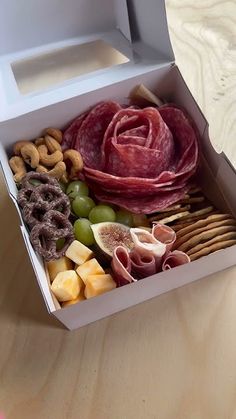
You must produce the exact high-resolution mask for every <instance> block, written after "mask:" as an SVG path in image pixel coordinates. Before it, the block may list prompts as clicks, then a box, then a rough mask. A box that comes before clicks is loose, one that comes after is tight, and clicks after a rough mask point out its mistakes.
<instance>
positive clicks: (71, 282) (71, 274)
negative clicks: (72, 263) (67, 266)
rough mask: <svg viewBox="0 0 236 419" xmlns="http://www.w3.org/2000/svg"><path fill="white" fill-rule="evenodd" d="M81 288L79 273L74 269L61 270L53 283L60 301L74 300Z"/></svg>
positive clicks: (53, 288)
mask: <svg viewBox="0 0 236 419" xmlns="http://www.w3.org/2000/svg"><path fill="white" fill-rule="evenodd" d="M80 289H81V286H80V281H79V278H78V275H77V273H76V272H75V271H72V270H69V271H64V272H59V273H58V274H57V276H56V278H55V279H54V281H53V282H52V285H51V290H52V292H53V293H54V295H55V296H56V298H57V299H58V301H60V302H62V301H69V300H74V299H75V298H77V297H78V295H79V293H80Z"/></svg>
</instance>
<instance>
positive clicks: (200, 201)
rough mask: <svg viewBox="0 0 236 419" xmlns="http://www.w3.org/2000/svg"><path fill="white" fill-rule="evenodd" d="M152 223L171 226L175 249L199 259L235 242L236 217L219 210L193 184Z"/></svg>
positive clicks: (153, 217) (154, 216) (152, 217)
mask: <svg viewBox="0 0 236 419" xmlns="http://www.w3.org/2000/svg"><path fill="white" fill-rule="evenodd" d="M149 221H150V222H158V223H162V224H166V225H169V226H170V227H171V228H172V229H173V230H175V232H176V236H177V239H176V242H175V244H174V249H177V250H182V251H183V252H185V253H186V254H187V255H189V257H190V260H191V261H193V260H197V259H199V258H200V257H202V256H206V255H209V254H210V253H213V252H215V251H217V250H221V249H225V248H226V247H229V246H233V245H234V244H236V220H235V219H234V218H233V216H232V214H229V213H228V214H226V213H222V212H221V211H219V210H217V209H216V208H215V207H214V206H213V205H212V204H211V203H210V202H209V201H208V200H207V198H206V197H205V196H204V195H203V192H202V190H201V189H200V188H199V187H193V188H192V189H191V190H190V191H189V192H188V194H187V195H186V196H185V197H184V199H182V200H181V201H179V202H178V203H177V204H176V205H172V206H170V207H169V208H166V209H165V210H163V211H161V212H158V213H157V214H155V215H152V216H151V217H149Z"/></svg>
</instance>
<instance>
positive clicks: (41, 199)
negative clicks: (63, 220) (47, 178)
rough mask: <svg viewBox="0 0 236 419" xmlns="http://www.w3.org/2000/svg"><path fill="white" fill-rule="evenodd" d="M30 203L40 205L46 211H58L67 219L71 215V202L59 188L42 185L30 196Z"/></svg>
mask: <svg viewBox="0 0 236 419" xmlns="http://www.w3.org/2000/svg"><path fill="white" fill-rule="evenodd" d="M30 202H35V203H40V204H41V205H42V207H43V208H44V209H45V212H46V211H50V210H56V211H59V212H61V213H63V214H64V215H65V216H66V217H67V218H68V217H69V215H70V200H69V198H68V197H67V195H66V194H64V192H62V190H61V189H60V188H59V187H55V186H54V185H40V186H38V187H37V188H35V189H34V190H33V192H32V194H31V196H30Z"/></svg>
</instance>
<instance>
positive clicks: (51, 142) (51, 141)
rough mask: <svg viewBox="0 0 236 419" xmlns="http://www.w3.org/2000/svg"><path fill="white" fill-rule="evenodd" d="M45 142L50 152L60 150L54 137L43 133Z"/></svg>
mask: <svg viewBox="0 0 236 419" xmlns="http://www.w3.org/2000/svg"><path fill="white" fill-rule="evenodd" d="M45 144H46V146H47V148H48V150H49V151H50V153H54V152H55V151H57V150H59V151H61V146H60V144H59V143H58V142H57V140H55V138H53V137H51V135H45Z"/></svg>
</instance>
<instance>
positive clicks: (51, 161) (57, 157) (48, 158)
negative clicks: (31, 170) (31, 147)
mask: <svg viewBox="0 0 236 419" xmlns="http://www.w3.org/2000/svg"><path fill="white" fill-rule="evenodd" d="M48 151H49V150H48V148H47V146H46V145H44V144H42V145H40V146H39V147H38V152H39V161H40V163H42V164H43V165H44V166H48V167H52V166H55V164H57V163H58V162H60V161H62V160H63V154H62V152H61V151H59V150H56V151H55V152H54V153H52V154H48Z"/></svg>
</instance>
